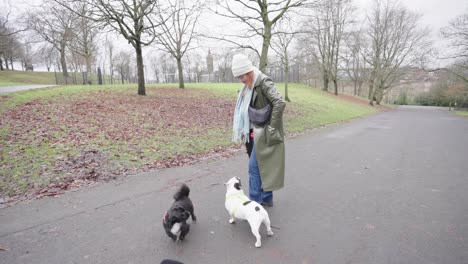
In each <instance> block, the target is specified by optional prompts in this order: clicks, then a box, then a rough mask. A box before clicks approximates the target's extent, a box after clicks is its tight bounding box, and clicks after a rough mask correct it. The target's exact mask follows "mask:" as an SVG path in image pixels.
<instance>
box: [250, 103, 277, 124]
mask: <svg viewBox="0 0 468 264" xmlns="http://www.w3.org/2000/svg"><path fill="white" fill-rule="evenodd" d="M272 109H273V105H272V104H271V103H269V104H268V105H267V106H265V107H263V108H261V109H255V108H253V107H251V106H249V119H250V122H252V123H254V124H255V125H257V126H264V125H265V124H266V123H268V120H270V118H271V111H272Z"/></svg>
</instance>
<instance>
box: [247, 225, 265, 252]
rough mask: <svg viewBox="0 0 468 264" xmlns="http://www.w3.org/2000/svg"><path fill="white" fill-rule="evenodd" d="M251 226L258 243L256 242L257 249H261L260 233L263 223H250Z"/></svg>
mask: <svg viewBox="0 0 468 264" xmlns="http://www.w3.org/2000/svg"><path fill="white" fill-rule="evenodd" d="M249 224H250V229H251V230H252V234H253V235H254V236H255V238H256V239H257V241H256V242H255V247H258V248H259V247H261V246H262V237H261V236H260V233H259V232H258V231H259V229H260V225H261V224H262V222H259V221H249Z"/></svg>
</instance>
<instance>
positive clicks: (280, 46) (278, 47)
mask: <svg viewBox="0 0 468 264" xmlns="http://www.w3.org/2000/svg"><path fill="white" fill-rule="evenodd" d="M276 30H277V31H276V34H275V37H276V38H274V39H273V42H272V45H271V48H272V49H273V50H274V51H275V52H276V54H277V55H278V57H279V59H280V61H281V65H282V68H283V70H284V99H285V100H286V101H288V102H290V101H291V100H290V99H289V96H288V83H289V68H290V65H291V63H292V62H294V61H295V59H296V58H297V54H298V53H296V56H293V55H292V52H291V43H293V41H294V40H295V39H296V35H297V34H299V32H298V31H295V29H293V26H292V21H291V20H290V19H284V20H283V21H282V22H280V23H279V25H278V27H277V28H276Z"/></svg>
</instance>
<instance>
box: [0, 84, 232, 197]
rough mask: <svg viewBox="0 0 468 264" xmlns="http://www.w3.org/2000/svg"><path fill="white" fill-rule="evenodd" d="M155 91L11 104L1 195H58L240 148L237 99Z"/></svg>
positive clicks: (4, 128)
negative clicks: (234, 139)
mask: <svg viewBox="0 0 468 264" xmlns="http://www.w3.org/2000/svg"><path fill="white" fill-rule="evenodd" d="M152 89H154V90H152ZM147 91H148V94H151V95H148V96H137V95H135V91H134V89H122V90H112V92H110V91H94V92H89V93H80V94H75V95H66V96H65V95H63V96H55V97H52V98H48V99H35V100H33V101H30V102H27V103H24V104H20V105H18V106H16V107H14V108H13V109H10V110H7V111H5V112H3V113H2V114H1V116H0V154H2V155H1V157H0V176H1V179H0V180H1V181H0V199H3V200H4V202H5V201H6V200H7V201H9V202H14V201H17V200H21V199H29V198H33V197H38V196H45V195H56V194H60V193H61V192H63V191H64V190H68V189H72V188H75V187H79V186H81V185H86V184H89V183H93V182H95V181H100V180H107V179H112V178H116V177H119V176H122V175H126V174H132V173H136V172H139V171H143V170H147V169H151V168H168V167H174V166H180V165H184V164H189V163H192V162H194V161H197V160H200V159H204V158H206V157H207V156H213V155H216V156H229V155H232V152H233V150H235V149H238V147H233V146H232V145H231V142H230V140H229V139H230V135H231V131H230V129H231V120H232V114H233V108H234V103H235V99H233V98H222V97H219V96H215V95H214V94H212V93H211V92H210V91H208V90H202V89H196V90H191V89H177V88H157V89H156V88H147ZM0 98H2V99H1V100H6V97H0ZM180 153H184V154H180Z"/></svg>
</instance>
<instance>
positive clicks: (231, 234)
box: [0, 107, 468, 264]
mask: <svg viewBox="0 0 468 264" xmlns="http://www.w3.org/2000/svg"><path fill="white" fill-rule="evenodd" d="M467 157H468V119H466V118H463V117H458V116H455V115H452V114H451V113H449V112H448V111H446V110H445V109H440V108H420V107H400V108H398V109H397V110H395V111H391V112H386V113H380V114H377V115H374V116H371V117H367V118H363V119H360V120H355V121H353V122H349V123H345V124H342V125H338V126H336V125H335V126H331V127H328V128H323V129H320V130H317V131H315V132H313V133H311V134H309V135H305V136H301V137H297V138H295V139H290V140H288V141H287V161H286V164H287V169H286V170H287V178H286V188H284V189H283V190H281V191H278V192H275V207H273V208H268V211H269V214H270V218H271V220H272V224H273V225H274V226H275V227H276V228H274V229H273V231H274V232H275V235H274V236H273V237H267V236H266V231H265V230H264V229H262V231H261V234H262V237H263V244H262V248H260V249H256V248H254V241H255V240H254V238H253V236H252V235H251V233H250V231H249V227H248V224H247V223H246V222H238V223H236V224H235V225H230V224H229V223H228V216H227V213H226V211H225V209H224V192H225V190H224V186H223V185H222V184H221V183H222V182H223V181H226V180H227V179H229V178H230V177H232V176H240V177H241V178H242V179H243V181H244V183H247V182H248V181H247V176H246V171H247V159H246V156H245V155H244V154H243V153H239V155H237V156H236V157H234V158H231V159H228V160H218V161H211V162H207V163H201V164H198V165H195V166H187V167H180V168H175V169H168V170H162V171H156V172H152V173H147V174H144V175H139V176H138V177H131V178H128V179H126V180H122V181H114V182H110V183H106V184H100V185H98V186H96V187H94V188H90V189H86V190H81V191H77V192H72V193H68V194H66V195H63V196H61V197H59V198H45V199H41V200H37V201H33V202H31V203H29V204H26V205H19V206H14V207H10V208H4V209H1V210H0V246H1V247H4V248H7V249H8V250H7V251H0V262H1V263H12V264H13V263H60V264H65V263H159V262H160V261H161V260H162V259H163V258H173V259H178V260H181V261H183V262H185V263H330V264H339V263H360V264H362V263H372V264H376V263H411V264H417V263H421V264H428V263H451V264H458V263H460V264H462V263H468V159H467ZM181 182H186V183H187V184H189V186H190V187H191V188H192V193H191V196H192V200H193V201H194V203H195V210H196V213H197V216H198V222H197V223H195V224H192V228H191V231H190V233H189V235H188V236H187V240H186V241H185V242H183V243H179V244H174V243H173V242H172V241H171V240H170V239H169V238H168V237H167V236H166V235H165V234H164V232H163V229H162V225H161V218H162V215H163V213H164V211H165V210H167V209H168V207H169V205H170V203H171V196H172V194H173V193H174V191H175V189H176V186H177V185H178V184H179V183H181ZM246 185H247V184H246ZM245 189H247V186H245Z"/></svg>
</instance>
